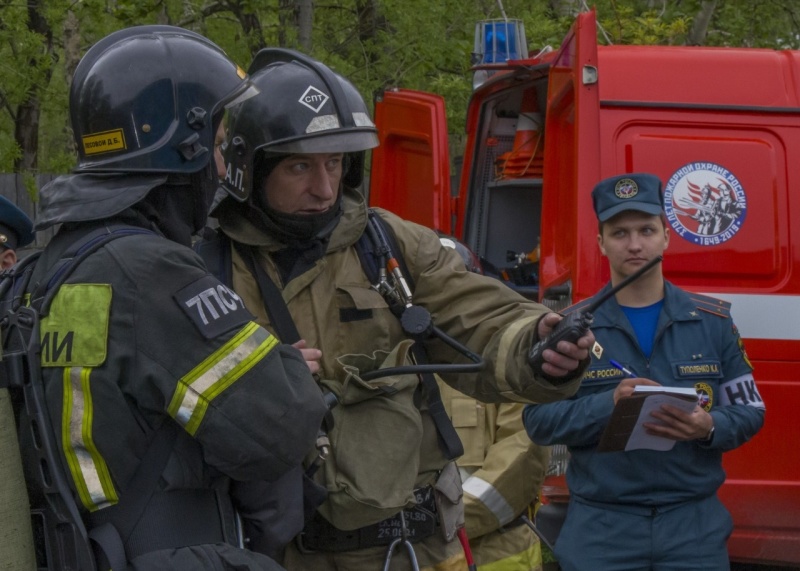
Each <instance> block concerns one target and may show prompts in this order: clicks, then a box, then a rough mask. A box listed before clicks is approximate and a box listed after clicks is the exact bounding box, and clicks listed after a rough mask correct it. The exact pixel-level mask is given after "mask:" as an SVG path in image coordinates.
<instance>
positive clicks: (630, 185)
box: [614, 178, 639, 198]
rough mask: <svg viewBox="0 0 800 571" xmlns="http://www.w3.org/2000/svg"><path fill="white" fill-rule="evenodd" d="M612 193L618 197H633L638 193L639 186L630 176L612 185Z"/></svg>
mask: <svg viewBox="0 0 800 571" xmlns="http://www.w3.org/2000/svg"><path fill="white" fill-rule="evenodd" d="M614 194H616V195H617V197H619V198H633V197H634V196H636V195H637V194H639V186H638V185H637V184H636V181H634V180H632V179H630V178H623V179H622V180H620V181H617V184H615V185H614Z"/></svg>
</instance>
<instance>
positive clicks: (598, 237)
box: [597, 234, 606, 256]
mask: <svg viewBox="0 0 800 571" xmlns="http://www.w3.org/2000/svg"><path fill="white" fill-rule="evenodd" d="M597 245H598V246H599V247H600V253H601V254H603V255H604V256H605V255H606V249H605V248H604V247H603V235H602V234H598V235H597Z"/></svg>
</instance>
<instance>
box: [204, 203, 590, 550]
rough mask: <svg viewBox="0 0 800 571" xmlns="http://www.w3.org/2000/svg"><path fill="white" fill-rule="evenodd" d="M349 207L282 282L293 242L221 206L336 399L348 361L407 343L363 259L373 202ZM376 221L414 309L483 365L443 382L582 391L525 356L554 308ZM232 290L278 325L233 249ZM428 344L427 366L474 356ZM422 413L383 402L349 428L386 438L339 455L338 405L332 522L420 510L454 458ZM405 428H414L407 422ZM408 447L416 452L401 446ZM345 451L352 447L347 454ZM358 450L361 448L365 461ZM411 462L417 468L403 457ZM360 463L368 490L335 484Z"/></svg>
mask: <svg viewBox="0 0 800 571" xmlns="http://www.w3.org/2000/svg"><path fill="white" fill-rule="evenodd" d="M342 205H343V209H344V214H343V216H342V218H341V220H340V222H339V224H338V226H337V227H336V228H335V230H334V231H333V233H332V235H331V238H330V242H329V245H328V248H327V253H326V255H325V256H324V257H323V258H322V259H320V260H317V261H316V263H315V264H314V266H313V267H312V268H311V269H309V270H307V271H305V272H304V273H303V274H301V275H300V276H298V277H296V278H294V279H292V280H291V281H290V282H289V283H281V280H280V277H279V274H278V272H277V269H276V267H275V264H274V262H273V260H272V258H271V257H270V253H272V252H275V251H277V250H280V249H282V248H283V247H284V245H282V244H280V243H279V242H277V240H276V239H275V238H273V237H271V236H270V235H268V234H267V233H265V232H264V231H263V230H262V229H260V228H259V227H257V226H256V225H255V224H253V223H252V222H250V221H249V220H247V219H245V217H244V216H242V215H241V212H240V211H239V212H237V210H236V208H230V209H223V210H222V211H221V212H220V215H219V222H220V227H221V228H222V229H223V231H224V232H225V233H226V234H227V235H228V236H230V237H231V238H232V239H234V240H236V241H238V242H240V243H242V244H246V245H250V246H256V247H257V251H258V255H257V257H258V262H259V263H260V265H261V266H262V267H263V268H264V269H265V270H266V272H267V273H268V275H269V276H270V277H271V279H272V280H273V281H274V282H275V283H276V284H277V285H278V287H279V288H280V290H281V291H282V294H283V299H284V301H285V302H286V304H287V306H288V308H289V311H290V313H291V315H292V318H293V320H294V322H295V324H296V326H297V330H298V332H299V334H300V336H301V337H302V338H303V339H305V340H306V342H307V344H308V346H309V347H316V348H318V349H320V350H321V351H322V359H321V372H320V374H319V378H320V379H321V382H322V383H323V384H325V385H326V386H328V387H329V388H331V390H333V391H334V392H336V393H337V394H339V396H340V400H342V399H341V396H342V394H341V393H342V392H346V390H345V389H343V387H345V385H348V384H349V385H350V386H353V384H354V383H352V382H351V379H348V375H347V373H346V371H345V370H344V367H343V363H344V362H345V360H346V358H344V357H343V356H347V355H351V356H352V355H353V354H363V355H367V356H371V355H373V352H375V351H379V352H382V353H380V354H377V355H375V357H376V359H377V361H380V360H381V359H382V358H383V357H384V356H385V355H386V354H388V353H389V352H390V351H391V350H392V349H395V348H396V347H397V345H398V343H400V342H401V341H403V340H404V339H406V336H405V335H404V333H403V331H402V329H401V326H400V322H399V320H398V318H397V317H395V316H394V315H393V314H392V313H391V311H390V310H389V308H388V306H387V304H386V302H385V301H384V299H383V298H382V297H381V295H380V294H379V293H377V292H376V291H375V290H374V289H373V288H372V287H371V284H370V283H369V280H368V278H367V276H366V274H365V272H364V270H363V269H362V266H361V262H360V261H359V258H358V254H357V251H356V248H355V244H356V242H357V241H358V239H359V238H360V237H361V235H362V233H363V232H364V229H365V227H366V224H367V207H366V205H365V203H364V200H363V198H362V197H361V196H360V195H359V194H358V193H356V192H354V191H348V190H346V191H345V196H344V197H343V201H342ZM379 214H380V216H381V217H382V218H383V219H384V220H385V221H386V222H388V224H389V225H390V226H391V228H392V230H393V232H394V234H395V237H396V240H397V243H398V246H399V248H400V249H401V250H402V257H403V259H404V260H405V264H406V265H407V267H408V271H409V273H410V274H411V276H410V277H411V279H412V280H413V283H414V292H413V293H414V303H416V304H418V305H421V306H423V307H425V308H426V309H427V310H428V311H430V313H431V315H432V318H433V322H434V324H435V325H436V326H437V327H439V328H440V329H442V330H443V331H445V332H446V333H447V334H449V335H451V336H452V337H454V338H455V339H457V340H458V341H459V342H461V343H463V344H465V345H467V346H468V347H469V348H470V349H471V350H473V351H475V352H477V353H479V354H481V355H482V357H483V358H484V359H485V360H486V368H485V369H484V370H483V371H482V372H481V373H475V374H461V375H457V376H452V375H451V376H448V375H444V380H445V381H446V382H448V383H451V384H453V386H455V387H457V388H458V389H459V390H460V391H462V392H464V393H466V394H469V395H471V396H473V397H475V398H478V399H480V400H481V401H483V402H507V401H518V402H526V401H533V402H551V401H554V400H560V399H563V398H566V397H568V396H570V395H572V394H573V393H574V392H575V391H576V390H577V388H578V386H579V383H580V377H581V374H582V371H579V372H578V373H577V374H576V375H575V376H574V378H572V379H571V380H570V381H569V382H567V383H565V384H562V385H559V386H554V385H553V384H552V383H550V382H548V381H547V380H545V379H543V378H536V377H535V376H534V374H533V372H532V370H531V368H530V367H529V365H528V363H527V360H526V357H527V354H528V351H529V349H530V347H531V346H532V344H533V343H534V342H535V341H536V323H537V321H538V319H539V318H540V317H541V316H542V315H544V314H545V313H547V311H548V310H547V309H546V308H545V307H543V306H541V305H539V304H537V303H534V302H531V301H528V300H526V299H524V298H523V297H521V296H519V295H518V294H516V293H514V292H513V291H511V290H510V289H508V288H507V287H505V286H503V285H502V284H501V283H500V282H498V281H496V280H494V279H491V278H488V277H485V276H481V275H478V274H474V273H471V272H468V271H467V270H466V269H465V267H464V263H463V261H462V259H461V258H460V257H459V255H458V254H457V253H456V252H455V251H453V250H452V249H447V248H444V247H442V246H441V243H440V242H439V238H438V236H437V235H436V234H435V233H434V232H433V231H431V230H430V229H427V228H425V227H422V226H419V225H417V224H413V223H410V222H406V221H403V220H401V219H400V218H398V217H397V216H394V215H392V214H390V213H388V212H386V211H382V210H380V211H379ZM233 286H234V290H235V291H236V292H237V293H238V294H239V295H240V296H241V297H242V299H243V300H244V302H245V305H246V306H247V307H248V309H250V311H251V312H253V313H254V315H256V318H257V321H258V322H259V323H260V324H262V325H264V326H266V327H267V328H268V329H272V328H271V327H270V323H269V318H268V317H267V314H266V311H265V309H264V305H263V302H262V301H261V295H260V293H259V289H258V285H257V283H256V280H255V278H254V277H253V276H252V275H251V273H250V271H249V270H248V269H247V267H246V265H245V263H244V262H243V260H242V259H241V258H240V257H239V255H238V253H237V252H236V251H235V250H234V251H233ZM426 349H427V353H428V356H429V360H430V362H434V363H450V362H461V363H463V362H466V361H467V360H466V358H464V357H461V356H459V355H457V354H456V353H455V352H454V351H453V350H452V349H450V348H449V347H447V346H446V345H444V344H443V343H441V342H439V341H430V342H428V343H426ZM345 398H347V397H345ZM373 402H375V401H373ZM417 406H418V407H419V408H418V409H415V412H414V413H413V415H412V414H409V413H408V411H402V412H400V413H399V414H395V415H394V417H392V418H389V416H388V415H389V414H391V412H387V413H386V414H387V416H386V417H382V416H381V414H382V413H381V411H380V409H379V408H377V407H375V410H376V411H377V418H375V419H374V421H373V423H372V425H371V427H370V430H352V429H351V432H349V433H348V437H347V438H342V440H343V441H346V440H350V439H351V438H352V439H360V438H366V436H364V433H368V436H370V437H375V438H377V440H373V441H372V442H373V444H370V443H369V441H367V442H366V443H365V444H364V445H359V446H352V445H351V446H350V447H347V446H343V447H342V448H339V450H338V451H337V448H338V447H337V444H336V440H337V432H340V433H344V432H345V431H346V430H347V428H348V423H347V422H346V421H345V422H344V423H343V422H342V420H341V418H342V415H343V414H344V411H346V408H347V405H341V404H340V405H339V406H338V407H336V408H335V409H334V411H333V412H334V417H335V418H336V423H335V426H334V429H333V431H332V432H331V438H332V440H333V442H334V450H333V453H332V454H331V456H330V457H329V459H328V461H327V462H326V466H325V469H324V470H320V473H319V474H320V475H322V477H323V478H327V481H326V482H324V483H325V485H326V486H327V488H328V490H329V492H332V494H331V496H329V499H328V500H327V501H326V503H325V504H323V506H322V507H321V508H320V512H321V513H322V514H323V515H324V516H325V517H326V518H327V519H328V520H329V521H331V523H333V524H334V525H335V526H337V527H339V528H340V529H355V528H358V527H362V526H365V525H370V524H373V523H376V522H377V521H380V520H382V519H384V518H386V517H389V515H391V512H392V511H394V513H396V512H397V511H399V510H400V509H402V508H403V507H406V506H408V505H410V504H411V503H413V494H411V490H412V489H413V488H416V487H421V486H426V485H429V484H432V483H433V482H434V481H435V479H436V476H437V474H438V472H439V471H440V470H441V468H442V467H443V466H444V464H445V463H446V459H445V458H444V457H443V454H442V452H441V450H440V449H439V445H438V442H437V437H436V433H435V429H434V427H433V424H432V421H431V419H430V416H429V415H428V414H427V413H426V412H425V409H426V408H427V405H426V403H424V402H422V403H420V404H418V405H417ZM412 417H413V418H412ZM362 420H363V419H362ZM397 422H404V423H405V424H403V425H400V426H399V425H398V424H397ZM361 426H363V424H362V425H361ZM381 433H384V434H381ZM412 434H413V438H412V437H411V435H412ZM349 435H352V436H349ZM382 437H383V440H381V438H382ZM409 447H410V450H403V448H409ZM342 449H344V450H347V451H348V452H346V453H343V452H342ZM353 450H358V451H359V452H358V454H356V453H355V452H353ZM406 459H407V460H409V461H408V462H405V461H404V460H406ZM354 464H359V465H362V466H363V467H364V469H362V470H361V472H359V474H362V475H361V476H359V477H358V478H357V479H359V480H360V481H359V482H356V486H355V487H362V488H364V489H365V490H367V491H366V492H364V493H363V494H359V493H357V492H354V491H353V489H350V488H348V487H347V485H345V486H344V487H345V489H342V485H341V482H339V481H338V479H337V478H338V477H339V475H338V474H337V473H336V470H337V467H338V468H344V466H345V465H347V467H348V468H349V467H352V465H354ZM356 471H358V469H357V468H356ZM364 472H367V474H366V475H364ZM332 479H333V480H335V481H331V480H332ZM364 480H373V481H372V482H365V481H364ZM352 483H353V482H346V484H352ZM398 488H402V489H398ZM405 488H407V489H405ZM337 494H340V495H345V496H354V495H359V496H360V497H361V498H362V499H364V503H361V504H358V507H355V508H353V509H343V508H342V507H341V506H340V505H338V504H336V503H335V501H334V500H333V499H332V497H333V498H336V497H337ZM376 494H377V495H376ZM370 502H373V503H374V502H378V503H382V504H383V505H382V506H381V508H382V509H371V507H370V506H368V505H365V504H368V503H370ZM421 563H422V562H421Z"/></svg>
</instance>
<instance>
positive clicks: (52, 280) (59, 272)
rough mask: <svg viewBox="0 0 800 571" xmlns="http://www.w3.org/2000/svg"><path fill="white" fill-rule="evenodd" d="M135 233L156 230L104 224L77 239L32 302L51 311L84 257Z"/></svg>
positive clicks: (36, 306) (44, 312) (50, 272)
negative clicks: (56, 298)
mask: <svg viewBox="0 0 800 571" xmlns="http://www.w3.org/2000/svg"><path fill="white" fill-rule="evenodd" d="M135 234H155V232H153V231H152V230H147V229H145V228H139V227H137V226H128V225H115V226H101V227H100V228H96V229H94V230H92V231H90V232H88V233H87V234H84V235H83V236H81V237H80V238H78V239H77V240H75V242H73V243H72V245H71V246H70V247H69V248H67V250H66V251H65V252H64V253H63V254H62V256H61V258H60V259H59V260H58V262H56V263H55V265H53V267H52V268H50V269H49V270H48V273H47V277H46V278H45V279H44V280H42V281H41V283H40V284H39V286H38V287H37V288H36V290H35V291H33V292H32V293H31V306H33V307H35V308H36V309H37V311H39V315H41V316H45V315H47V312H48V311H49V309H50V303H51V302H52V301H53V298H54V297H55V295H56V294H57V293H58V288H59V287H60V286H61V284H63V283H64V282H65V281H66V280H67V278H69V276H70V275H71V274H72V272H74V271H75V269H76V268H77V267H78V266H79V265H80V263H81V262H82V261H83V260H85V259H86V258H88V257H89V256H91V255H92V254H93V253H94V252H96V251H97V250H99V249H100V248H102V247H103V246H105V245H106V244H108V243H109V242H111V241H112V240H116V239H117V238H122V237H123V236H131V235H135Z"/></svg>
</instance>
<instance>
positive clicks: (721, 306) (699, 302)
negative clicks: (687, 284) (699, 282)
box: [689, 293, 731, 317]
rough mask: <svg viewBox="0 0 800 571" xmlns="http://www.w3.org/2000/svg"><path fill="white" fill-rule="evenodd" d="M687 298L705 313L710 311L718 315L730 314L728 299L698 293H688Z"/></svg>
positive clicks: (726, 315)
mask: <svg viewBox="0 0 800 571" xmlns="http://www.w3.org/2000/svg"><path fill="white" fill-rule="evenodd" d="M689 298H690V299H691V300H692V303H694V304H695V305H696V306H697V309H699V310H700V311H705V312H706V313H711V314H712V315H717V316H719V317H730V316H731V303H730V302H729V301H725V300H722V299H718V298H716V297H711V296H708V295H702V294H699V293H690V294H689Z"/></svg>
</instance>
